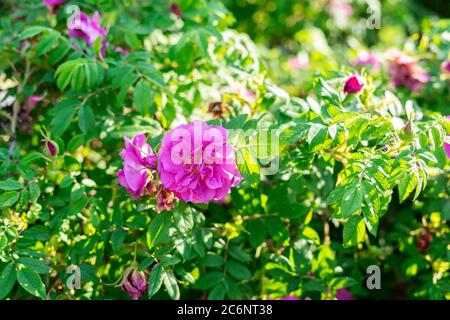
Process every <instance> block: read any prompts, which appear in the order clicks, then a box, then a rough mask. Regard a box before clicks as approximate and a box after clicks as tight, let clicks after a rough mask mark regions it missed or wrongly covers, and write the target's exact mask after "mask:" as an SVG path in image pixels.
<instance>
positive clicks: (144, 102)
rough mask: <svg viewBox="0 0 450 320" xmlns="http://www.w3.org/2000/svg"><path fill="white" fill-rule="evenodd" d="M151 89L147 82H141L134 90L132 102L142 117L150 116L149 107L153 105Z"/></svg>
mask: <svg viewBox="0 0 450 320" xmlns="http://www.w3.org/2000/svg"><path fill="white" fill-rule="evenodd" d="M152 92H153V89H152V87H151V86H150V84H149V83H148V82H147V81H144V80H141V81H139V82H138V83H137V85H136V87H135V88H134V94H133V100H134V103H135V104H136V107H137V110H138V111H139V113H140V114H142V115H147V114H151V113H150V106H151V105H152V103H153V93H152Z"/></svg>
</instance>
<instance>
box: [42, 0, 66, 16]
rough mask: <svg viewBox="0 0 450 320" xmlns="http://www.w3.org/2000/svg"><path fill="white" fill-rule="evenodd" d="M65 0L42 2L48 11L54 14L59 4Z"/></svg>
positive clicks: (45, 0) (46, 0)
mask: <svg viewBox="0 0 450 320" xmlns="http://www.w3.org/2000/svg"><path fill="white" fill-rule="evenodd" d="M65 1H66V0H44V4H45V5H46V6H47V7H48V9H49V10H50V12H51V13H52V14H54V13H55V12H56V11H57V10H58V8H59V6H61V5H62V4H63V3H64V2H65Z"/></svg>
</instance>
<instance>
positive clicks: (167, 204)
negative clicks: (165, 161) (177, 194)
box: [156, 185, 175, 212]
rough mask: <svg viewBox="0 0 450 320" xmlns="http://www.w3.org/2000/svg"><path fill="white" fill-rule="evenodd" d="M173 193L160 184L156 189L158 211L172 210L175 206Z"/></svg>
mask: <svg viewBox="0 0 450 320" xmlns="http://www.w3.org/2000/svg"><path fill="white" fill-rule="evenodd" d="M173 200H174V197H173V193H172V192H170V191H168V190H167V189H166V188H164V187H163V186H162V185H159V186H158V188H157V191H156V211H157V212H161V211H164V210H165V211H170V210H172V209H173V208H174V207H175V203H174V201H173Z"/></svg>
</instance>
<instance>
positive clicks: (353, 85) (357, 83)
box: [344, 76, 364, 94]
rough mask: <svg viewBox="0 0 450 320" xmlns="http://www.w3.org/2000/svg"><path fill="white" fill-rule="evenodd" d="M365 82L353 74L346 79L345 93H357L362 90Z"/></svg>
mask: <svg viewBox="0 0 450 320" xmlns="http://www.w3.org/2000/svg"><path fill="white" fill-rule="evenodd" d="M363 86H364V84H363V83H362V81H361V79H359V77H358V76H351V77H350V78H348V79H347V81H345V85H344V93H347V94H348V93H357V92H359V91H361V89H362V87H363Z"/></svg>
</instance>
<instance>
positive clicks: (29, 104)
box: [25, 96, 44, 111]
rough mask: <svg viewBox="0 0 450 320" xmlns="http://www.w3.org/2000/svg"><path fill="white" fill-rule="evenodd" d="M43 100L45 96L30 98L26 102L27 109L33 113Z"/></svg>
mask: <svg viewBox="0 0 450 320" xmlns="http://www.w3.org/2000/svg"><path fill="white" fill-rule="evenodd" d="M43 99H44V97H43V96H29V97H28V98H27V101H26V102H25V105H26V108H27V109H28V110H30V111H31V109H33V108H34V107H35V106H36V105H37V104H38V103H39V102H40V101H42V100H43Z"/></svg>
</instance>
